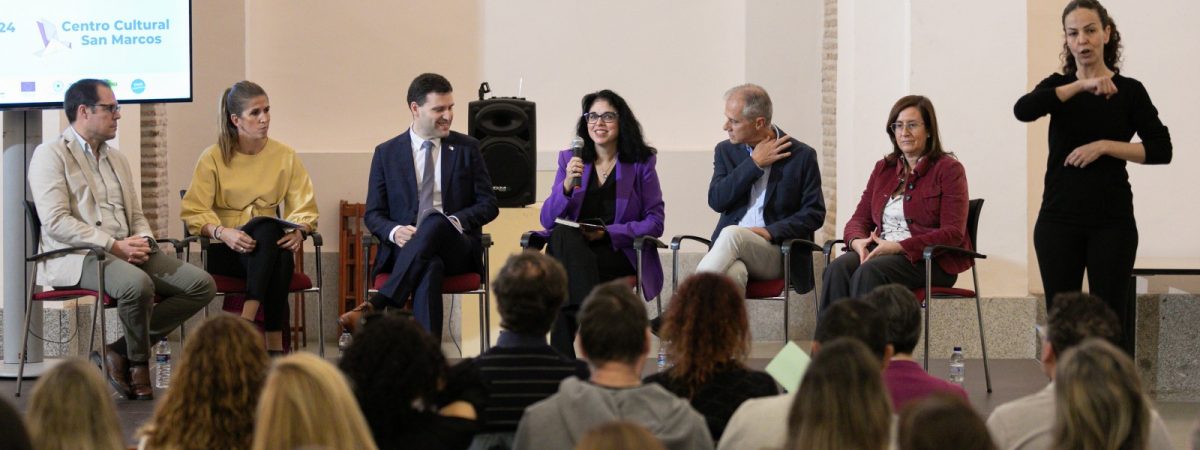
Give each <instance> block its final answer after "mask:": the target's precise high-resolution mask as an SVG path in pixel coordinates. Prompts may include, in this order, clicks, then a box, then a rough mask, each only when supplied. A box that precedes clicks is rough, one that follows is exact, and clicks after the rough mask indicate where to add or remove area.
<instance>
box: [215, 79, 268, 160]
mask: <svg viewBox="0 0 1200 450" xmlns="http://www.w3.org/2000/svg"><path fill="white" fill-rule="evenodd" d="M260 118H261V119H263V120H264V121H265V122H266V124H260V123H259V119H260ZM270 122H271V105H270V103H269V101H268V99H267V91H266V90H264V89H263V88H262V86H259V85H257V84H255V83H254V82H252V81H246V80H242V81H239V82H237V83H233V86H230V87H227V88H225V92H222V93H221V99H220V100H219V101H218V102H217V129H218V130H219V132H218V134H217V146H218V147H220V148H221V158H222V159H223V160H224V161H225V164H227V165H228V164H229V161H230V160H231V159H233V153H234V152H236V151H237V150H238V149H239V148H240V147H241V145H240V143H239V141H238V136H239V135H244V136H246V137H248V138H258V139H263V138H266V137H267V127H266V126H265V125H269V124H270ZM260 125H262V126H260Z"/></svg>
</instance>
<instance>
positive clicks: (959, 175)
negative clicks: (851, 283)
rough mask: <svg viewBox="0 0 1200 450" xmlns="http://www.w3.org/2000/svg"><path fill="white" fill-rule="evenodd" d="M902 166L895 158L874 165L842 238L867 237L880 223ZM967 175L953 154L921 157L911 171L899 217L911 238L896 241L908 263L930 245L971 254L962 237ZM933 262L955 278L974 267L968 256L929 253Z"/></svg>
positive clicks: (917, 258) (918, 258)
mask: <svg viewBox="0 0 1200 450" xmlns="http://www.w3.org/2000/svg"><path fill="white" fill-rule="evenodd" d="M903 174H904V166H903V164H902V163H900V161H899V159H897V160H895V161H888V159H887V158H884V159H881V160H879V162H878V163H875V170H873V171H871V178H870V179H869V180H867V188H866V189H865V190H863V194H862V199H861V200H859V201H858V207H857V208H855V209H854V216H853V217H851V218H850V221H849V222H847V223H846V230H845V232H844V233H842V236H844V237H843V239H845V240H846V242H850V241H851V240H853V239H861V238H868V237H870V236H871V232H872V231H877V230H879V229H880V224H882V223H883V207H884V205H886V204H887V200H888V197H889V196H891V194H892V192H895V191H896V186H898V185H899V183H900V177H901V175H903ZM968 199H969V197H968V195H967V174H966V172H965V171H964V170H963V166H962V163H959V162H958V160H957V159H955V158H954V157H952V156H943V157H940V158H937V159H935V160H932V161H930V160H929V159H927V158H926V159H922V160H921V161H920V162H918V163H917V167H916V169H913V173H912V177H911V179H909V180H908V182H907V183H906V184H905V186H904V218H905V219H906V221H907V222H908V230H909V232H911V233H912V237H910V238H908V239H905V240H903V241H900V246H901V247H904V254H905V256H907V257H908V260H909V261H910V262H912V263H913V264H916V263H917V262H919V261H921V259H922V257H923V256H922V252H923V251H925V247H926V246H930V245H951V246H954V247H961V248H965V249H968V250H974V247H973V245H972V243H971V238H970V236H967V201H968ZM933 259H934V261H936V262H937V264H938V266H939V267H941V268H942V270H945V271H946V273H950V274H957V273H962V272H964V271H966V270H967V269H970V268H971V266H972V265H973V264H974V263H975V262H974V260H972V259H971V258H970V257H968V256H965V255H960V254H949V253H943V254H940V255H934V258H933Z"/></svg>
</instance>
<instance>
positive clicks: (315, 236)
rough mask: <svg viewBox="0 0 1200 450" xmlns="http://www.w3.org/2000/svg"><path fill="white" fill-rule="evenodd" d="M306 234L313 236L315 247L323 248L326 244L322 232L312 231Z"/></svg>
mask: <svg viewBox="0 0 1200 450" xmlns="http://www.w3.org/2000/svg"><path fill="white" fill-rule="evenodd" d="M305 234H306V235H308V236H309V237H311V238H312V241H313V246H314V247H317V248H321V246H322V245H325V238H323V237H321V233H319V232H316V231H312V232H308V233H305Z"/></svg>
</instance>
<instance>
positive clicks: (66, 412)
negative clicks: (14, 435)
mask: <svg viewBox="0 0 1200 450" xmlns="http://www.w3.org/2000/svg"><path fill="white" fill-rule="evenodd" d="M26 417H27V418H28V420H29V437H30V440H31V441H33V447H34V448H36V449H38V450H78V449H91V450H122V449H124V448H125V438H124V436H123V435H122V433H121V423H120V422H119V421H117V406H116V404H114V403H113V400H112V397H111V396H110V395H109V392H108V386H106V385H105V384H104V380H102V379H101V378H100V372H99V371H97V370H96V367H95V366H93V365H91V364H89V363H87V362H86V361H84V360H81V359H74V358H72V359H68V360H66V361H63V362H62V363H59V364H58V365H56V366H54V367H53V368H52V369H50V370H49V371H47V372H46V373H45V374H43V375H42V377H41V379H39V380H38V382H37V384H36V385H34V387H33V395H32V397H31V398H30V399H29V411H28V413H27V416H26Z"/></svg>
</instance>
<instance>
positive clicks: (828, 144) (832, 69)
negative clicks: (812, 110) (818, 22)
mask: <svg viewBox="0 0 1200 450" xmlns="http://www.w3.org/2000/svg"><path fill="white" fill-rule="evenodd" d="M837 6H838V2H837V0H825V25H824V35H823V37H822V39H821V136H822V140H821V142H822V143H821V188H822V190H823V191H824V193H825V209H826V213H825V225H824V226H822V227H821V232H822V233H821V234H824V235H825V238H832V237H833V236H838V234H839V230H836V229H835V227H836V224H837V211H838V208H837V59H838V42H837V36H838V21H837V14H838V8H837ZM817 239H821V238H820V237H818V238H817Z"/></svg>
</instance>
